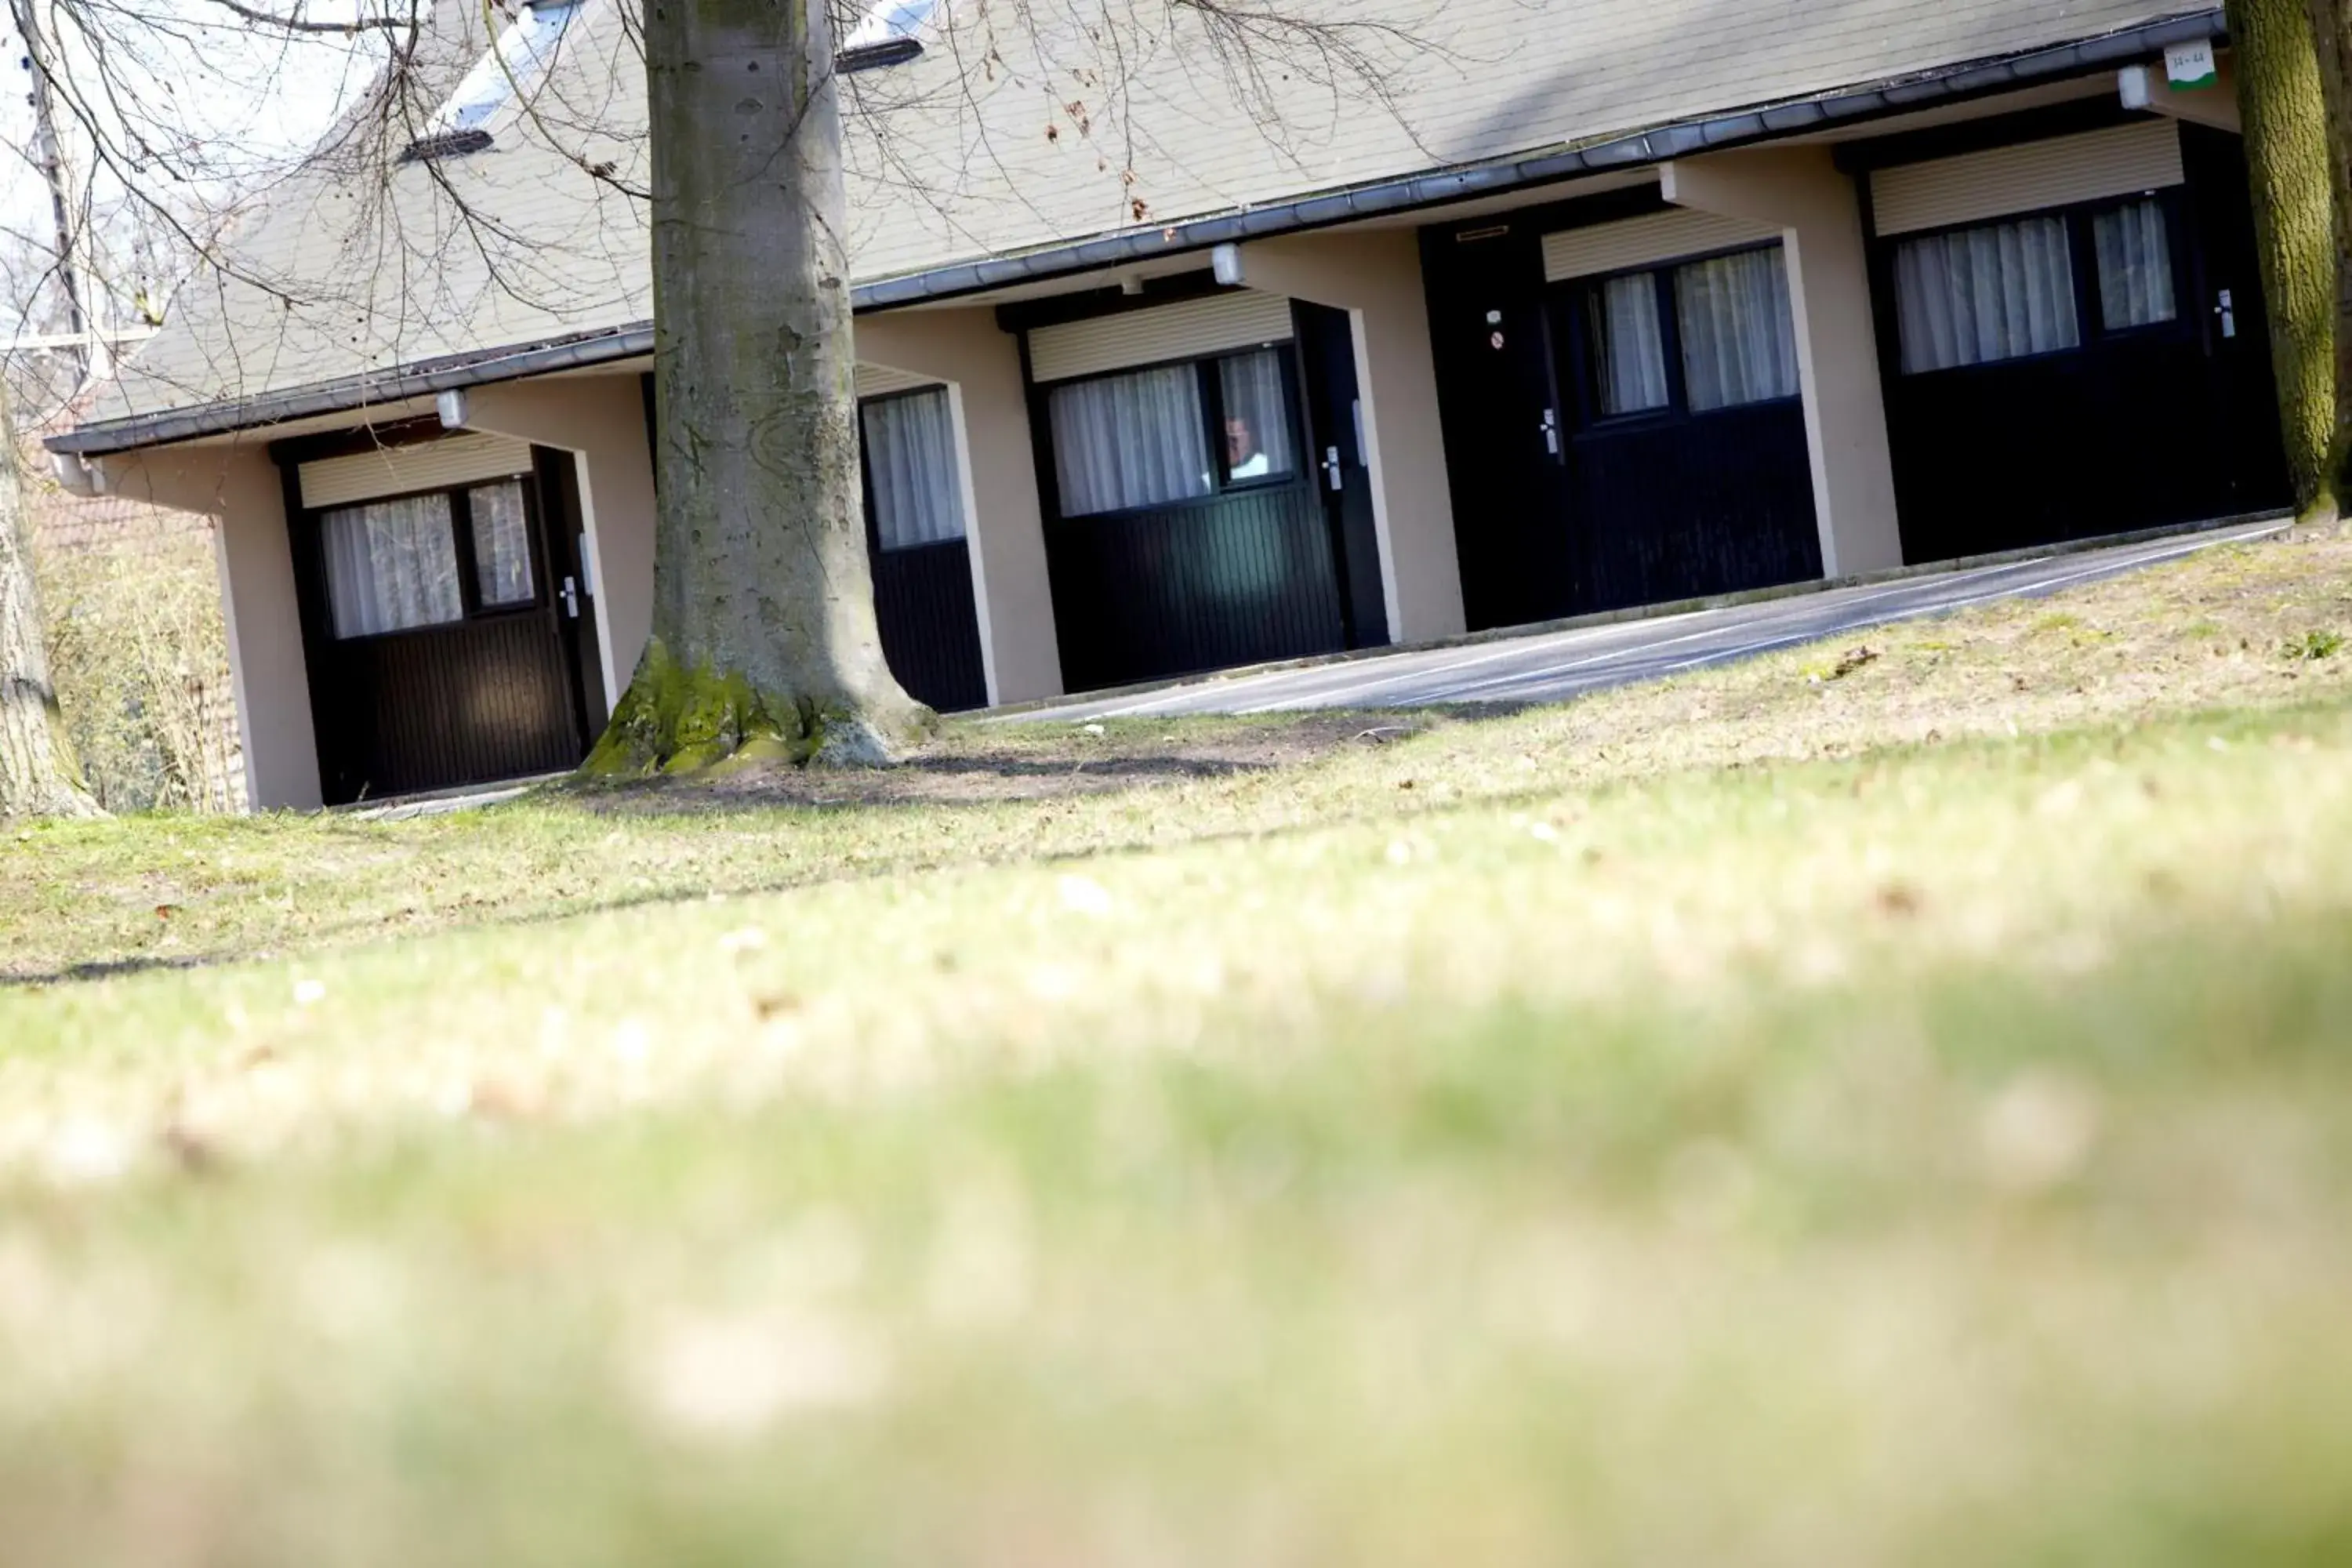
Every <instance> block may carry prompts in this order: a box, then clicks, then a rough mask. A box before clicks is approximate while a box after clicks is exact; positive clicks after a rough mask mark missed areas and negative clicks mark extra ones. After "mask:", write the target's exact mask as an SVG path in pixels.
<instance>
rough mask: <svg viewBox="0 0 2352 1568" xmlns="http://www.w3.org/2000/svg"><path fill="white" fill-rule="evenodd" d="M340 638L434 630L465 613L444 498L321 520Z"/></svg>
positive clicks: (372, 506) (377, 504)
mask: <svg viewBox="0 0 2352 1568" xmlns="http://www.w3.org/2000/svg"><path fill="white" fill-rule="evenodd" d="M320 532H321V533H322V535H323V536H324V542H325V545H326V555H327V597H328V599H329V601H330V603H331V605H333V608H334V618H335V635H336V636H337V637H373V636H375V635H376V634H377V633H379V632H396V631H399V630H401V629H403V628H404V627H407V626H434V625H436V624H438V623H440V622H443V621H454V620H457V618H458V617H460V616H463V615H464V614H465V601H464V599H463V597H462V596H461V595H459V593H458V588H457V536H456V534H455V532H454V531H452V529H451V526H450V518H449V498H448V497H447V496H446V495H430V496H413V497H411V498H409V499H408V500H389V501H373V502H370V503H369V504H367V505H365V506H353V507H343V508H341V509H339V510H334V511H331V512H328V513H326V514H325V515H324V516H323V517H321V518H320Z"/></svg>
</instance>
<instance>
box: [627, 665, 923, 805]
mask: <svg viewBox="0 0 2352 1568" xmlns="http://www.w3.org/2000/svg"><path fill="white" fill-rule="evenodd" d="M936 722H937V718H936V716H935V715H934V714H933V713H932V712H931V711H930V710H929V709H927V708H923V707H920V706H919V705H916V706H910V707H909V708H908V709H905V710H890V711H887V712H876V711H868V710H861V709H857V708H854V707H850V706H847V705H840V706H834V705H827V704H822V703H818V702H815V701H813V700H809V699H807V698H804V697H802V698H796V697H793V696H791V695H789V694H785V693H781V692H773V691H764V690H761V689H760V688H758V687H756V686H754V685H753V684H752V683H751V680H750V679H749V678H747V677H745V676H743V675H742V674H740V673H737V672H731V671H722V670H719V669H716V668H712V667H710V666H709V665H692V666H689V665H687V664H684V663H681V662H680V661H679V660H678V659H677V658H674V657H673V656H672V655H671V654H670V652H669V649H668V648H667V647H665V646H664V645H663V643H662V642H661V640H660V639H659V638H656V639H655V640H654V641H652V642H651V643H649V644H647V645H646V653H645V658H644V659H643V660H642V661H641V662H640V663H639V664H638V666H637V673H636V678H635V679H634V680H632V681H630V683H629V689H628V690H627V691H626V692H625V693H624V694H623V695H622V698H621V700H620V704H619V706H617V707H616V708H614V710H613V721H612V722H611V724H609V725H608V726H606V728H605V731H604V738H603V739H602V740H600V741H598V742H596V747H595V749H594V750H593V751H592V752H590V753H589V754H588V760H587V761H586V762H585V763H583V764H581V770H580V771H581V772H582V773H583V774H584V775H586V776H588V777H590V778H603V779H615V778H651V777H654V776H656V775H677V774H690V773H713V772H719V773H728V772H736V771H740V770H744V769H750V768H759V767H771V766H778V765H782V766H803V765H807V764H810V763H815V764H819V765H824V764H835V765H841V766H851V767H872V766H883V765H887V764H889V763H895V762H897V761H898V760H899V758H900V757H901V756H903V755H904V754H905V752H906V751H907V749H908V748H909V747H911V746H913V745H915V744H917V743H919V742H920V741H922V740H923V739H925V738H926V737H927V736H928V735H929V733H930V731H931V729H932V727H933V726H934V725H935V724H936Z"/></svg>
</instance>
